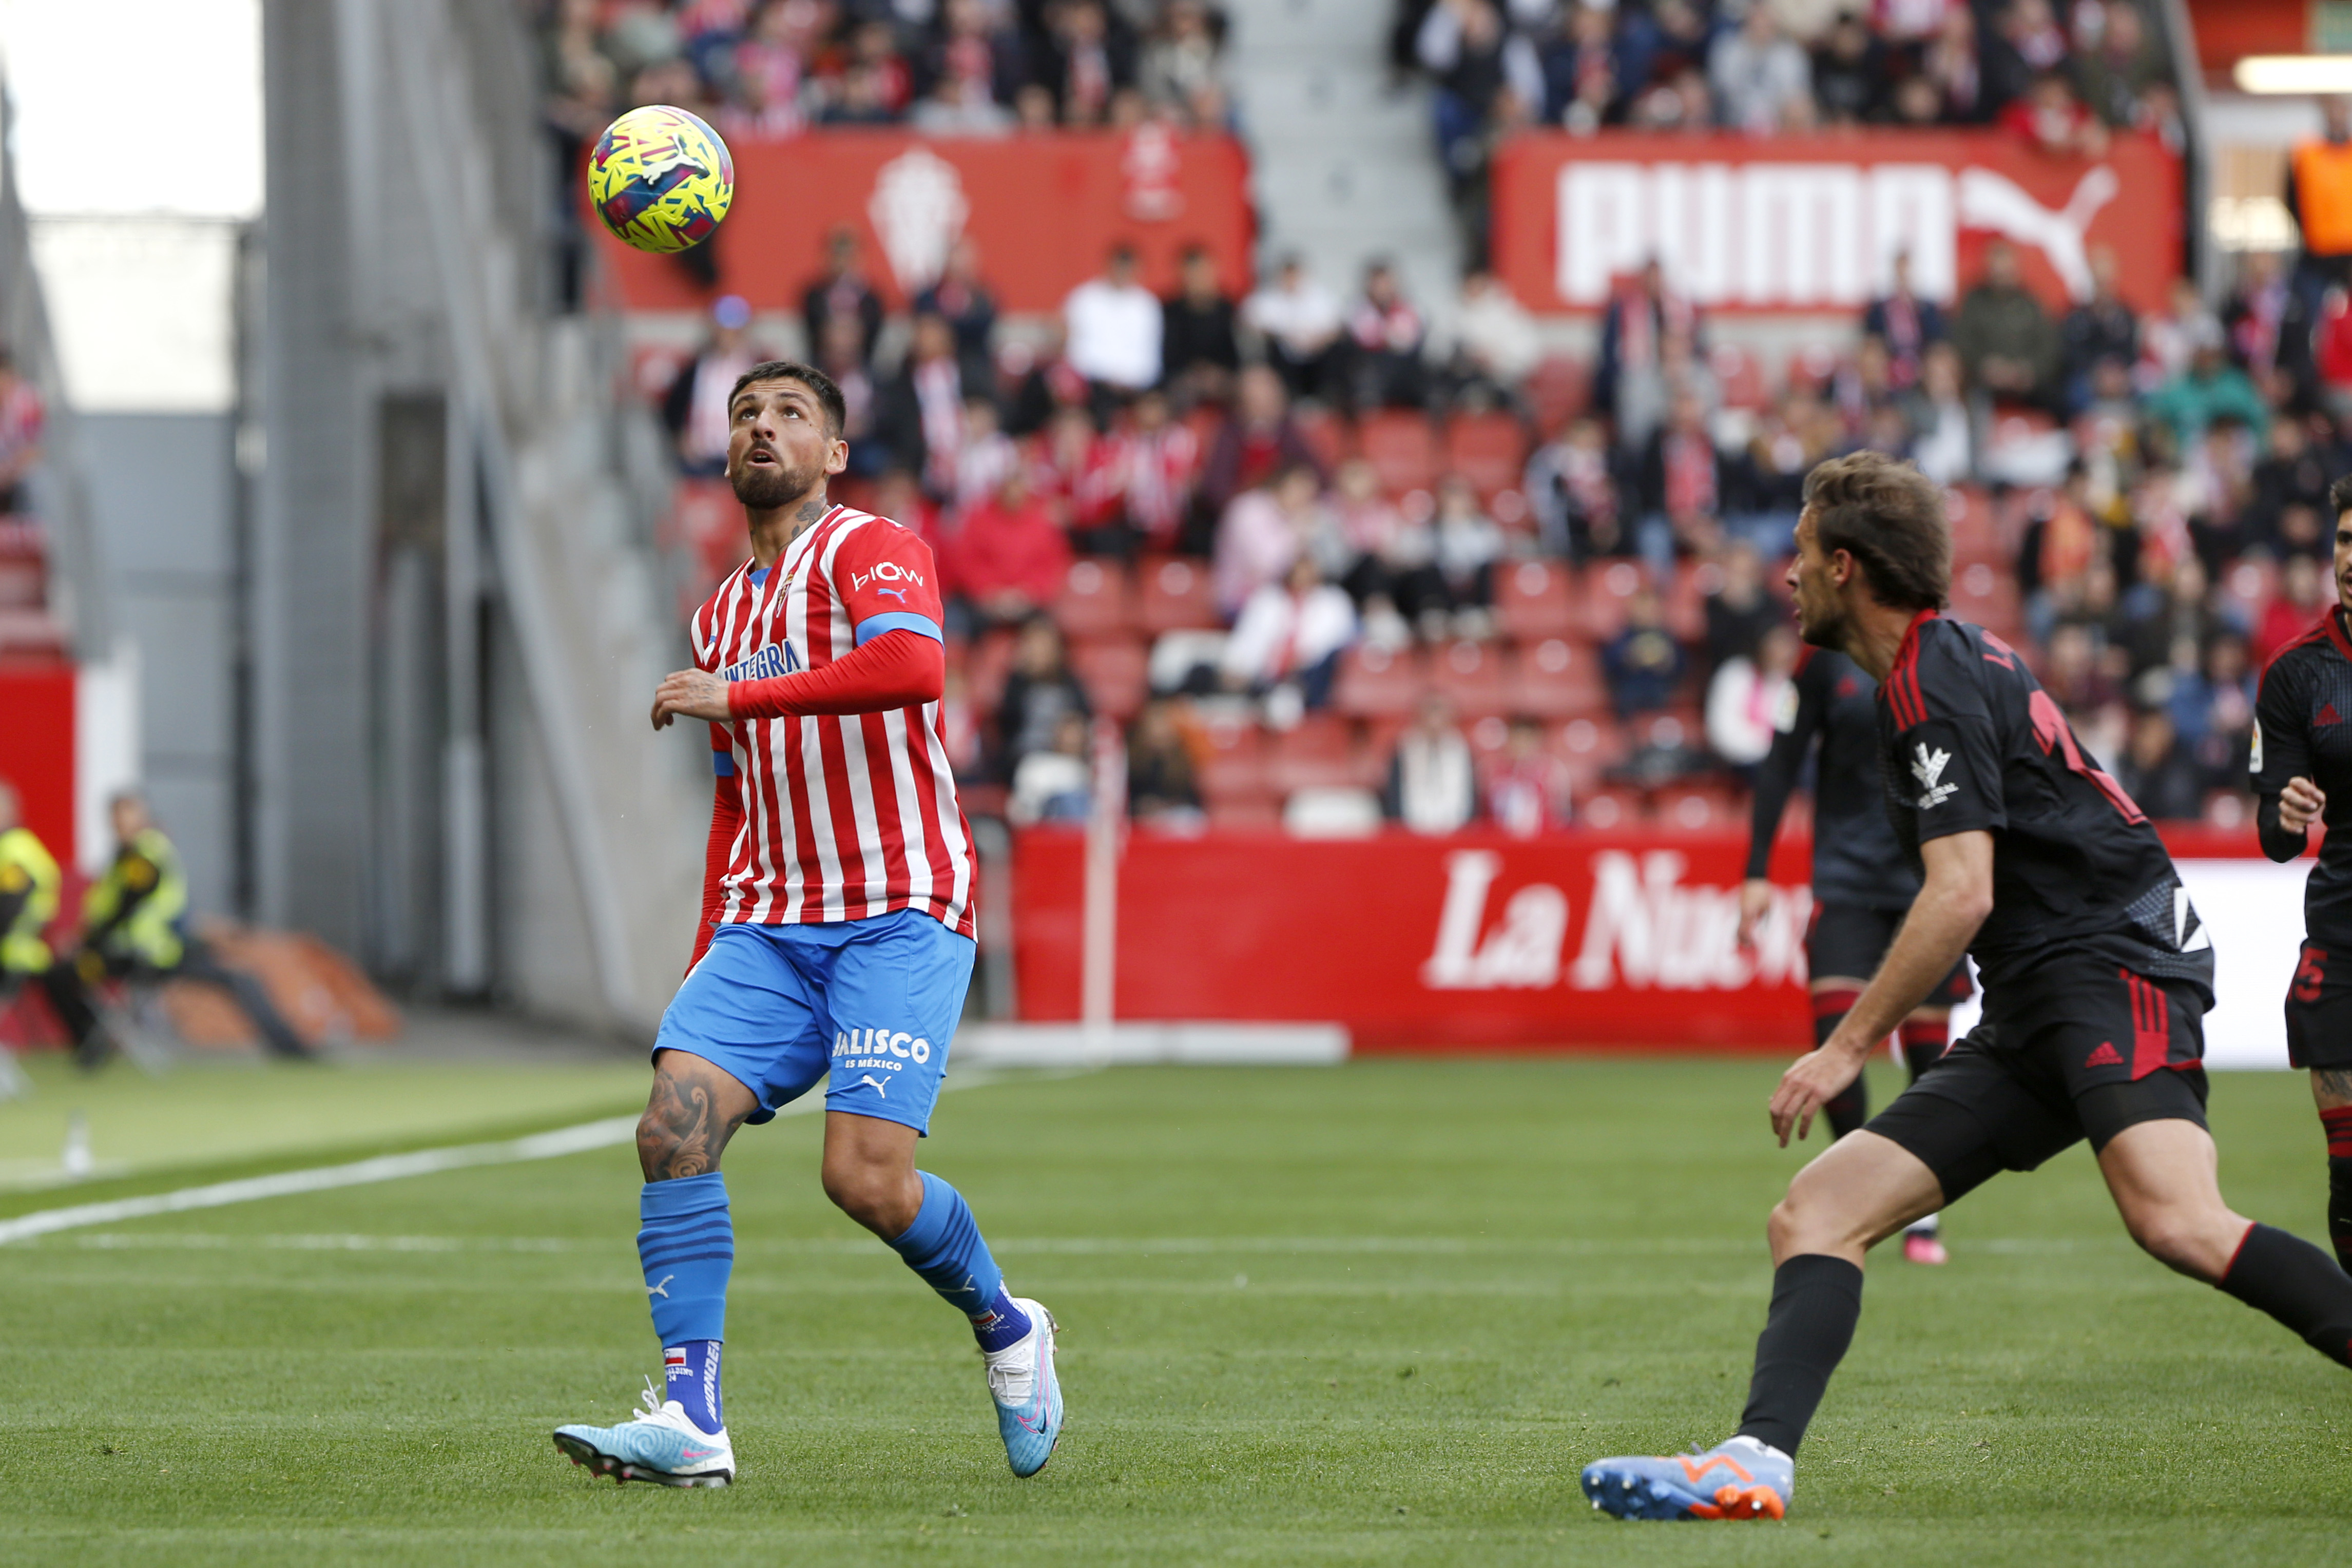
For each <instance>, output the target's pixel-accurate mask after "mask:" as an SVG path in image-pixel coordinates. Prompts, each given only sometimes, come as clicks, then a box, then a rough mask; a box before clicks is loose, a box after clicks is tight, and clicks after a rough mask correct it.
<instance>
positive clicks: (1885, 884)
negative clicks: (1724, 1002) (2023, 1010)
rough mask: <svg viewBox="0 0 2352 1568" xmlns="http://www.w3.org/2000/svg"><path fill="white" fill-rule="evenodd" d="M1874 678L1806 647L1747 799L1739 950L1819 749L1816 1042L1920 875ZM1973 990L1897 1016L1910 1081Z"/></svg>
mask: <svg viewBox="0 0 2352 1568" xmlns="http://www.w3.org/2000/svg"><path fill="white" fill-rule="evenodd" d="M1877 696H1878V683H1877V682H1875V681H1874V680H1872V679H1871V678H1870V676H1869V675H1868V674H1866V673H1864V671H1863V670H1862V668H1861V667H1860V666H1859V665H1857V664H1854V662H1853V660H1852V659H1849V658H1847V657H1846V656H1845V655H1844V654H1843V653H1839V652H1838V651H1837V650H1836V649H1834V648H1808V649H1806V650H1805V653H1804V657H1803V658H1801V660H1799V661H1798V664H1797V674H1796V678H1795V679H1794V680H1792V681H1791V682H1790V685H1789V695H1788V698H1787V700H1786V701H1785V702H1784V703H1783V705H1782V707H1781V711H1780V714H1779V715H1778V716H1776V717H1775V719H1774V721H1773V729H1774V734H1773V737H1772V749H1771V751H1770V752H1769V753H1768V754H1767V755H1766V756H1765V758H1764V765H1763V767H1761V768H1758V769H1757V772H1756V799H1755V803H1754V807H1753V810H1752V816H1751V819H1750V822H1749V828H1748V873H1747V879H1746V880H1745V881H1744V882H1742V883H1740V887H1739V944H1740V946H1743V947H1744V946H1748V945H1750V944H1751V943H1752V942H1753V941H1754V940H1755V935H1756V923H1757V921H1758V920H1759V919H1761V918H1762V917H1763V915H1764V912H1765V911H1766V910H1767V909H1769V908H1770V907H1771V903H1772V883H1771V882H1770V881H1769V879H1768V878H1767V877H1766V874H1765V873H1766V869H1767V867H1768V866H1769V864H1770V863H1771V859H1772V839H1773V836H1774V835H1775V834H1776V833H1777V832H1778V831H1780V813H1781V811H1782V810H1784V809H1786V807H1787V806H1788V803H1789V796H1790V793H1791V792H1792V791H1793V790H1795V789H1796V788H1797V781H1798V779H1799V778H1800V777H1801V775H1802V774H1803V772H1804V770H1805V761H1806V759H1807V758H1808V757H1811V756H1812V755H1813V752H1814V742H1815V741H1816V740H1817V739H1818V740H1819V741H1820V743H1821V748H1820V754H1819V761H1818V763H1817V765H1816V766H1815V768H1814V771H1813V868H1812V869H1813V914H1812V918H1811V920H1810V921H1809V922H1807V924H1806V926H1805V968H1806V971H1807V973H1808V974H1809V975H1810V976H1811V981H1812V992H1813V1043H1814V1044H1815V1045H1820V1044H1822V1042H1823V1041H1825V1040H1828V1039H1829V1038H1830V1037H1831V1036H1832V1035H1833V1034H1835V1033H1836V1032H1837V1028H1838V1025H1840V1024H1841V1023H1843V1022H1844V1021H1845V1015H1846V1014H1847V1013H1848V1012H1850V1011H1852V1010H1853V1002H1854V998H1856V997H1859V996H1860V995H1862V988H1863V985H1864V982H1865V981H1867V980H1868V979H1869V978H1870V977H1871V976H1872V975H1873V974H1874V973H1876V972H1877V969H1878V963H1879V960H1880V959H1882V958H1884V957H1885V956H1886V948H1887V945H1888V944H1889V943H1891V942H1893V941H1894V940H1895V927H1896V926H1898V925H1902V923H1903V912H1904V911H1905V910H1906V909H1908V908H1910V907H1911V901H1912V900H1913V899H1915V898H1916V897H1917V896H1918V895H1919V877H1918V873H1916V872H1914V871H1913V870H1912V869H1911V862H1909V861H1907V860H1906V859H1905V858H1904V855H1903V846H1902V845H1901V844H1900V843H1899V842H1898V841H1896V840H1895V824H1894V823H1892V822H1890V821H1887V818H1886V803H1885V795H1886V790H1885V785H1883V784H1882V783H1881V782H1880V781H1879V777H1878V706H1877ZM1973 989H1974V987H1973V986H1972V985H1971V984H1970V983H1969V966H1968V961H1967V960H1966V959H1965V958H1964V959H1962V960H1961V961H1960V962H1959V963H1958V964H1955V965H1954V966H1952V972H1951V973H1950V974H1948V975H1947V976H1945V977H1944V979H1943V981H1942V983H1941V984H1939V985H1937V988H1935V989H1934V990H1933V991H1931V992H1929V993H1928V995H1927V1000H1926V1001H1924V1002H1922V1003H1921V1004H1920V1005H1919V1006H1918V1007H1916V1008H1914V1009H1912V1010H1911V1014H1910V1016H1909V1017H1908V1018H1906V1019H1904V1020H1903V1024H1902V1028H1901V1030H1899V1031H1898V1033H1897V1036H1896V1038H1897V1040H1899V1041H1900V1043H1901V1045H1902V1048H1903V1062H1904V1065H1905V1066H1906V1068H1908V1069H1909V1070H1910V1073H1911V1078H1912V1081H1913V1082H1917V1081H1918V1078H1919V1074H1921V1073H1922V1072H1925V1071H1927V1069H1928V1068H1929V1067H1931V1066H1933V1065H1934V1064H1935V1061H1936V1059H1937V1057H1939V1056H1941V1055H1943V1054H1944V1047H1945V1046H1946V1045H1947V1044H1948V1043H1949V1040H1950V1034H1949V1030H1950V1025H1951V1016H1952V1005H1953V1004H1954V1003H1956V1002H1962V1001H1966V1000H1967V999H1968V998H1969V993H1970V992H1971V991H1972V990H1973ZM1822 1115H1823V1116H1824V1117H1826V1118H1827V1119H1828V1121H1829V1124H1830V1133H1831V1135H1832V1136H1833V1137H1840V1138H1843V1137H1844V1136H1845V1135H1846V1134H1848V1133H1851V1132H1853V1131H1854V1130H1855V1129H1856V1128H1858V1127H1860V1126H1861V1125H1862V1124H1864V1123H1865V1122H1867V1121H1869V1120H1870V1079H1869V1075H1868V1074H1866V1073H1859V1072H1858V1073H1856V1074H1854V1079H1853V1082H1852V1083H1849V1084H1847V1085H1846V1086H1845V1088H1844V1089H1843V1090H1842V1091H1841V1092H1838V1093H1837V1094H1836V1095H1834V1096H1832V1098H1831V1100H1830V1101H1829V1103H1827V1104H1825V1105H1823V1106H1822ZM1939 1231H1940V1227H1939V1226H1938V1225H1937V1216H1935V1215H1932V1214H1931V1215H1928V1216H1927V1218H1924V1219H1920V1220H1917V1221H1915V1222H1914V1223H1913V1224H1912V1225H1911V1227H1910V1228H1908V1229H1906V1230H1905V1231H1904V1233H1903V1256H1905V1257H1906V1258H1908V1259H1909V1260H1911V1261H1913V1262H1914V1263H1931V1264H1932V1263H1941V1262H1943V1261H1944V1260H1945V1252H1944V1242H1943V1239H1942V1236H1941V1235H1940V1234H1939Z"/></svg>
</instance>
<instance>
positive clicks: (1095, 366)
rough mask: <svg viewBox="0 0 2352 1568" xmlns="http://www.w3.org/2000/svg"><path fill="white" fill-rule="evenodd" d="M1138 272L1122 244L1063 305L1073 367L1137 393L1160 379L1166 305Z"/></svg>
mask: <svg viewBox="0 0 2352 1568" xmlns="http://www.w3.org/2000/svg"><path fill="white" fill-rule="evenodd" d="M1097 15H1099V12H1098V11H1097ZM1135 271H1136V260H1135V250H1134V247H1133V246H1127V245H1120V246H1116V247H1114V248H1113V249H1112V251H1111V253H1110V264H1109V266H1108V267H1106V268H1105V269H1104V272H1103V276H1102V277H1097V278H1093V279H1090V280H1088V281H1087V282H1085V283H1081V284H1079V285H1078V286H1077V287H1076V288H1074V289H1072V290H1071V291H1070V297H1069V298H1068V299H1067V300H1066V301H1065V302H1064V303H1063V306H1062V320H1063V324H1064V326H1065V328H1066V329H1067V331H1068V333H1069V339H1068V347H1067V349H1066V350H1065V352H1066V354H1067V355H1068V358H1069V361H1070V368H1071V369H1073V370H1075V371H1077V372H1078V374H1080V375H1082V376H1084V377H1086V378H1087V381H1089V382H1093V383H1094V384H1095V385H1096V386H1097V387H1098V388H1099V387H1107V388H1110V389H1112V390H1114V391H1116V392H1140V391H1142V390H1143V389H1144V388H1145V387H1148V386H1150V385H1152V384H1153V383H1154V382H1158V381H1159V380H1160V328H1161V322H1160V301H1159V299H1158V298H1155V297H1154V296H1153V295H1152V292H1151V290H1150V289H1149V288H1146V287H1143V285H1142V284H1140V283H1139V282H1137V281H1136V277H1135Z"/></svg>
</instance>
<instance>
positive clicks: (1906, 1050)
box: [1896, 1019, 1952, 1083]
mask: <svg viewBox="0 0 2352 1568" xmlns="http://www.w3.org/2000/svg"><path fill="white" fill-rule="evenodd" d="M1896 1038H1897V1039H1898V1040H1901V1041H1902V1044H1903V1065H1904V1066H1906V1067H1907V1068H1909V1069H1910V1070H1911V1082H1914V1083H1916V1082H1919V1074H1921V1073H1923V1072H1925V1071H1927V1069H1929V1068H1931V1067H1933V1066H1935V1065H1936V1061H1937V1059H1938V1058H1939V1057H1941V1056H1942V1055H1943V1054H1944V1051H1945V1050H1946V1049H1947V1048H1948V1047H1949V1046H1950V1044H1951V1043H1952V1026H1951V1025H1950V1024H1949V1023H1948V1022H1947V1021H1946V1020H1944V1019H1910V1020H1909V1021H1908V1022H1906V1023H1905V1024H1904V1026H1903V1029H1902V1030H1901V1032H1900V1033H1899V1034H1898V1035H1897V1036H1896Z"/></svg>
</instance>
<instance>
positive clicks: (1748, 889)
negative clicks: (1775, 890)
mask: <svg viewBox="0 0 2352 1568" xmlns="http://www.w3.org/2000/svg"><path fill="white" fill-rule="evenodd" d="M1771 907H1772V884H1771V883H1770V882H1769V881H1768V880H1767V879H1765V878H1763V877H1760V876H1751V877H1749V878H1748V880H1747V881H1745V882H1743V883H1740V884H1739V929H1738V932H1737V933H1736V934H1735V939H1736V940H1737V941H1738V944H1739V946H1742V947H1753V946H1756V923H1757V922H1758V921H1759V920H1761V919H1763V918H1764V912H1765V911H1766V910H1768V909H1769V908H1771Z"/></svg>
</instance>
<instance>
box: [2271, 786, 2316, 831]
mask: <svg viewBox="0 0 2352 1568" xmlns="http://www.w3.org/2000/svg"><path fill="white" fill-rule="evenodd" d="M2325 810H2327V792H2326V790H2324V789H2321V788H2320V787H2319V786H2318V785H2316V784H2314V783H2313V782H2312V781H2311V780H2310V779H2302V778H2296V779H2288V780H2287V781H2286V788H2285V789H2282V790H2280V791H2279V826H2280V827H2282V828H2284V829H2285V830H2286V831H2288V832H2290V833H2299V832H2302V831H2304V830H2305V829H2306V828H2308V827H2310V826H2311V824H2312V823H2314V822H2315V821H2319V814H2320V813H2321V812H2322V811H2325Z"/></svg>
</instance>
